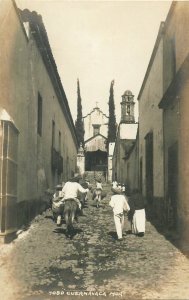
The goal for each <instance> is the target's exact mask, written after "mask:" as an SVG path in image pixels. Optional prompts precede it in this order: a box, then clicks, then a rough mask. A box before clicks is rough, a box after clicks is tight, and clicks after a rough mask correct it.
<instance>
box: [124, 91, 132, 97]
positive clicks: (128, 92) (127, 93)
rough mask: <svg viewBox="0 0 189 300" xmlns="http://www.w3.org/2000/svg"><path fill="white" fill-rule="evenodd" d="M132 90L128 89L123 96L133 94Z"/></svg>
mask: <svg viewBox="0 0 189 300" xmlns="http://www.w3.org/2000/svg"><path fill="white" fill-rule="evenodd" d="M132 95H133V94H132V92H131V91H130V90H126V91H125V93H124V94H123V96H132Z"/></svg>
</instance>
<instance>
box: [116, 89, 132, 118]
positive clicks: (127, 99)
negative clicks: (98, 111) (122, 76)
mask: <svg viewBox="0 0 189 300" xmlns="http://www.w3.org/2000/svg"><path fill="white" fill-rule="evenodd" d="M121 97H122V102H121V103H120V104H121V123H135V117H134V105H135V102H134V95H133V94H132V92H131V91H129V90H127V91H125V93H124V94H123V95H122V96H121Z"/></svg>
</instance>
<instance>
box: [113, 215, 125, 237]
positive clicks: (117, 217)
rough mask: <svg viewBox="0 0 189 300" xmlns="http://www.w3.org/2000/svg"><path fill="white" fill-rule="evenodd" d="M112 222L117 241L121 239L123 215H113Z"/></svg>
mask: <svg viewBox="0 0 189 300" xmlns="http://www.w3.org/2000/svg"><path fill="white" fill-rule="evenodd" d="M114 222H115V227H116V232H117V236H118V239H122V235H123V227H124V214H119V215H114Z"/></svg>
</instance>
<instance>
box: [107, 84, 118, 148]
mask: <svg viewBox="0 0 189 300" xmlns="http://www.w3.org/2000/svg"><path fill="white" fill-rule="evenodd" d="M115 139H116V117H115V104H114V80H112V82H111V85H110V96H109V122H108V140H107V142H108V143H112V142H115Z"/></svg>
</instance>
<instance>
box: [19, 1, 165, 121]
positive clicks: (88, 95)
mask: <svg viewBox="0 0 189 300" xmlns="http://www.w3.org/2000/svg"><path fill="white" fill-rule="evenodd" d="M16 3H17V5H18V7H19V8H21V9H24V8H28V9H30V10H35V11H37V12H38V13H39V14H41V16H42V18H43V22H44V24H45V28H46V30H47V34H48V38H49V42H50V45H51V49H52V52H53V56H54V58H55V61H56V64H57V68H58V72H59V75H60V78H61V81H62V84H63V87H64V90H65V93H66V96H67V99H68V102H69V106H70V110H71V113H72V117H73V120H74V121H75V119H76V116H77V78H78V79H79V82H80V91H81V98H82V107H83V116H85V115H86V114H87V113H89V112H90V111H91V110H92V109H93V108H94V107H96V105H97V106H98V107H99V108H100V109H101V110H102V111H103V112H104V113H106V114H107V115H108V101H109V90H110V84H111V81H112V80H114V81H115V84H114V101H115V113H116V121H117V123H119V122H120V115H121V106H120V102H121V96H122V95H123V94H124V92H125V91H126V90H131V91H132V93H133V94H134V96H135V97H134V99H135V101H136V105H135V107H136V109H135V117H136V121H137V116H138V107H137V106H138V103H137V97H138V94H139V91H140V88H141V85H142V82H143V79H144V76H145V72H146V69H147V66H148V63H149V60H150V57H151V54H152V50H153V47H154V44H155V41H156V37H157V34H158V30H159V26H160V23H161V21H165V19H166V16H167V13H168V11H169V8H170V5H171V2H170V1H116V0H113V1H107V0H106V1H91V0H87V1H68V0H32V1H31V0H16Z"/></svg>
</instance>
